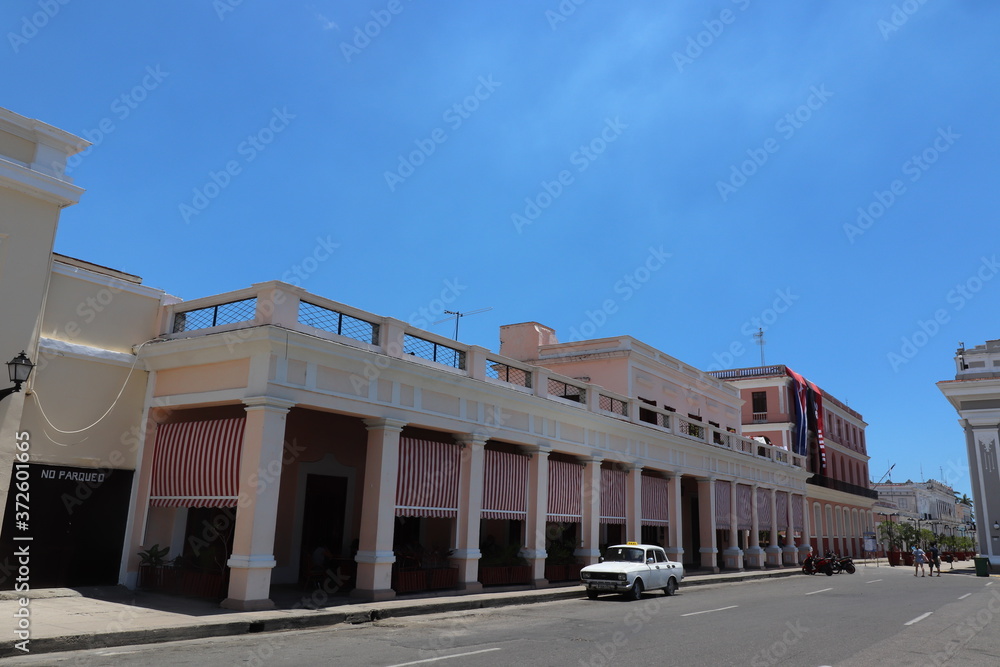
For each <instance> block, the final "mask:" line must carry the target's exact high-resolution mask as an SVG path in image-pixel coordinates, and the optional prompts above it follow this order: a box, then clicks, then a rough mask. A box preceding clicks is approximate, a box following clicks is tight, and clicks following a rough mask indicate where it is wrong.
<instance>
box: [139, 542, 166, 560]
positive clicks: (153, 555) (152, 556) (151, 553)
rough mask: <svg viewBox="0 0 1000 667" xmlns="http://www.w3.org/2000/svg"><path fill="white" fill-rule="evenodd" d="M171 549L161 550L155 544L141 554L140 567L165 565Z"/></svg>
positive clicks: (164, 548)
mask: <svg viewBox="0 0 1000 667" xmlns="http://www.w3.org/2000/svg"><path fill="white" fill-rule="evenodd" d="M168 553H170V547H163V548H162V549H161V548H160V545H159V544H154V545H153V546H151V547H149V548H148V549H146V550H145V551H140V552H139V564H140V565H165V564H166V562H167V554H168Z"/></svg>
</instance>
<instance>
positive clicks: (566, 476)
mask: <svg viewBox="0 0 1000 667" xmlns="http://www.w3.org/2000/svg"><path fill="white" fill-rule="evenodd" d="M582 490H583V466H582V465H580V464H579V463H570V462H568V461H551V460H550V461H549V500H548V511H547V513H546V517H545V518H546V520H547V521H563V522H568V523H574V522H578V521H580V517H581V516H582V514H583V512H582V508H583V501H582V497H583V493H582Z"/></svg>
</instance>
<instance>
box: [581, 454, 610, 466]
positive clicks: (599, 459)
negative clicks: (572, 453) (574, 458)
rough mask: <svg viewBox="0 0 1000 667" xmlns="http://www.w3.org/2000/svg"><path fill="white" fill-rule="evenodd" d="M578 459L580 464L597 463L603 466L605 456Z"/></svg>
mask: <svg viewBox="0 0 1000 667" xmlns="http://www.w3.org/2000/svg"><path fill="white" fill-rule="evenodd" d="M578 458H579V460H580V463H596V464H597V465H601V463H603V462H604V457H603V456H580V457H578Z"/></svg>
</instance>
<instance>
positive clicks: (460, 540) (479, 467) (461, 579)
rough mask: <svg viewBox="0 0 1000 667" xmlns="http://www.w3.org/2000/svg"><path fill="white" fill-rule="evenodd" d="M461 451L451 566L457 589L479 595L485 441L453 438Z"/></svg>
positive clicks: (473, 435) (484, 439)
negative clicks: (456, 577)
mask: <svg viewBox="0 0 1000 667" xmlns="http://www.w3.org/2000/svg"><path fill="white" fill-rule="evenodd" d="M455 441H456V442H458V444H459V445H461V447H462V467H461V470H460V471H459V476H458V519H457V524H456V528H457V530H456V535H455V544H456V546H457V548H456V549H455V550H454V551H453V552H452V558H451V560H452V562H453V563H454V564H455V565H457V566H458V587H459V589H461V590H464V591H481V590H482V589H483V585H482V584H481V583H479V559H480V558H481V557H482V553H480V551H479V526H480V522H481V521H482V518H483V473H484V466H485V462H486V437H485V436H481V435H476V434H471V433H470V434H466V435H462V436H456V437H455Z"/></svg>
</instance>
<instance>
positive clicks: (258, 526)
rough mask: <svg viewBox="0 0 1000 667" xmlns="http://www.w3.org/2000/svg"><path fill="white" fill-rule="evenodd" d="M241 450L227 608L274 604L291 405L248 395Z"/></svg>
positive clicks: (247, 609)
mask: <svg viewBox="0 0 1000 667" xmlns="http://www.w3.org/2000/svg"><path fill="white" fill-rule="evenodd" d="M243 402H244V403H245V404H246V408H245V409H246V412H247V417H246V426H245V429H244V431H243V445H242V449H241V452H240V497H239V505H238V506H237V510H236V527H235V532H234V534H233V553H232V554H231V555H230V557H229V561H228V562H227V563H226V564H227V565H228V566H229V596H228V597H227V598H226V599H225V600H223V601H222V606H223V607H225V608H227V609H239V610H243V611H253V610H259V609H273V608H274V603H273V602H272V601H271V599H270V589H271V570H272V569H273V568H274V566H275V564H276V563H275V560H274V528H275V525H276V522H277V519H278V487H279V485H280V482H281V458H282V452H283V449H284V444H285V416H286V415H287V414H288V410H289V409H290V408H291V407H292V406H293V405H295V404H294V403H292V402H290V401H285V400H282V399H278V398H271V397H268V396H259V397H254V398H247V399H244V401H243Z"/></svg>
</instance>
